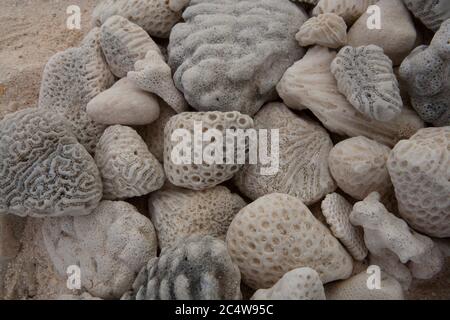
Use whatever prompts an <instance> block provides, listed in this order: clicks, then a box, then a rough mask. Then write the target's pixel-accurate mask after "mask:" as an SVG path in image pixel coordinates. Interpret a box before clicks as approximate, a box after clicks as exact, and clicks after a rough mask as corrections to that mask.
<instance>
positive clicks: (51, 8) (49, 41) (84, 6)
mask: <svg viewBox="0 0 450 320" xmlns="http://www.w3.org/2000/svg"><path fill="white" fill-rule="evenodd" d="M1 2H2V4H1V10H0V119H1V118H2V117H3V116H4V115H5V114H6V113H9V112H13V111H16V110H19V109H22V108H26V107H32V106H36V104H37V99H38V95H39V87H40V82H41V76H42V71H43V69H44V66H45V63H46V62H47V60H48V59H49V58H50V57H51V56H52V55H53V54H55V53H56V52H58V51H62V50H64V49H66V48H68V47H72V46H76V45H78V43H79V42H80V41H81V39H82V38H83V36H84V34H86V33H87V32H88V31H89V30H90V29H91V24H90V16H91V12H92V10H93V8H94V7H95V5H96V4H97V3H98V2H100V0H1ZM69 5H78V6H80V8H81V13H82V16H81V17H82V23H81V30H80V31H71V30H68V29H67V28H66V19H67V17H68V15H67V14H66V9H67V7H68V6H69ZM21 223H22V224H25V223H26V227H25V230H24V233H23V237H22V239H21V240H20V241H19V247H20V251H19V254H18V256H17V258H16V259H15V260H14V261H13V262H12V263H11V264H10V266H9V269H8V272H7V274H6V279H5V285H6V288H4V289H5V290H4V292H3V293H1V290H0V298H2V297H3V298H19V299H24V298H31V299H47V298H55V297H56V296H58V295H59V294H61V293H67V292H65V291H66V289H65V281H64V279H61V278H59V277H58V276H56V274H55V273H54V271H53V269H52V267H51V263H50V262H49V261H48V257H47V255H46V252H45V250H44V249H43V246H42V236H41V234H40V232H39V226H40V221H38V219H27V220H23V221H22V222H21ZM0 231H1V230H0ZM2 239H4V237H3V238H2V235H0V241H1V240H2ZM0 245H1V244H0ZM449 262H450V261H449V259H447V267H446V268H445V271H444V272H442V273H441V274H440V275H439V276H438V277H437V278H436V279H433V280H432V281H416V282H415V284H414V286H413V290H412V291H411V293H410V294H409V297H410V298H420V299H438V298H440V299H450V268H449V265H450V263H449ZM0 269H1V268H0Z"/></svg>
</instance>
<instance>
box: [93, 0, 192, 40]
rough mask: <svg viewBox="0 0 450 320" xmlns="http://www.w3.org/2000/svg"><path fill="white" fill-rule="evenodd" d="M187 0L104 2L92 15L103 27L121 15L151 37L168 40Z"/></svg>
mask: <svg viewBox="0 0 450 320" xmlns="http://www.w3.org/2000/svg"><path fill="white" fill-rule="evenodd" d="M186 4H187V3H186V1H185V0H182V1H180V0H103V2H101V3H100V4H99V5H98V6H97V7H96V8H95V9H94V12H93V13H92V22H93V24H94V25H96V26H98V27H99V26H101V25H102V24H103V23H104V22H105V21H106V20H108V18H109V17H111V16H115V15H119V16H122V17H124V18H126V19H128V20H130V21H131V22H133V23H135V24H137V25H138V26H140V27H142V28H143V29H144V30H145V31H147V32H148V33H149V34H150V35H151V36H155V37H160V38H168V37H169V34H170V30H171V29H172V27H173V26H174V25H175V24H176V23H177V22H178V21H179V20H180V19H181V10H182V9H183V8H184V7H185V5H186Z"/></svg>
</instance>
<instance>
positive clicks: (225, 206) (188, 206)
mask: <svg viewBox="0 0 450 320" xmlns="http://www.w3.org/2000/svg"><path fill="white" fill-rule="evenodd" d="M245 205H246V203H245V201H244V200H243V199H242V198H241V197H240V196H239V195H237V194H234V193H231V192H230V190H228V189H227V188H226V187H223V186H217V187H214V188H211V189H207V190H204V191H192V190H187V189H182V188H176V187H175V188H166V189H163V190H159V191H156V192H154V193H152V194H151V196H150V199H149V211H150V215H151V219H152V222H153V224H154V225H155V228H156V232H157V234H158V243H159V246H160V248H165V247H170V246H172V245H174V244H175V243H176V242H178V241H179V240H181V239H183V238H186V237H189V236H192V235H210V236H213V237H215V238H218V239H221V240H225V235H226V233H227V230H228V227H229V226H230V223H231V221H232V220H233V218H234V216H235V215H236V213H237V212H238V211H239V210H241V209H242V208H243V207H244V206H245Z"/></svg>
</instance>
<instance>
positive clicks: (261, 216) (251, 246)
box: [227, 193, 353, 289]
mask: <svg viewBox="0 0 450 320" xmlns="http://www.w3.org/2000/svg"><path fill="white" fill-rule="evenodd" d="M227 246H228V251H229V252H230V255H231V257H232V259H233V261H235V262H236V263H237V264H238V266H239V269H240V270H241V273H242V278H243V281H244V282H245V283H246V284H247V285H249V286H251V287H252V288H255V289H262V288H269V287H271V286H273V285H274V284H275V283H276V282H277V281H278V280H279V279H280V278H281V277H282V276H283V275H284V274H285V273H286V272H288V271H290V270H292V269H295V268H300V267H310V268H312V269H314V270H316V271H317V273H318V274H319V275H320V279H321V281H322V282H323V283H327V282H330V281H334V280H338V279H345V278H348V277H349V276H350V275H351V273H352V267H353V264H352V258H351V257H350V255H349V254H348V253H347V252H346V251H345V249H344V248H343V247H342V246H341V244H340V243H339V241H338V240H337V239H336V238H334V237H333V236H332V235H331V233H330V231H329V230H328V229H327V228H326V227H325V226H324V225H323V224H322V223H320V222H319V221H318V220H316V218H314V216H313V215H312V213H311V212H310V211H309V209H308V208H307V207H306V206H305V205H304V204H303V202H302V201H301V200H299V199H297V198H295V197H292V196H290V195H287V194H280V193H272V194H269V195H266V196H263V197H261V198H259V199H258V200H256V201H254V202H252V203H251V204H249V205H247V206H246V207H244V208H243V209H242V210H241V211H240V212H239V213H238V214H237V215H236V217H235V218H234V219H233V222H232V223H231V225H230V228H229V229H228V233H227Z"/></svg>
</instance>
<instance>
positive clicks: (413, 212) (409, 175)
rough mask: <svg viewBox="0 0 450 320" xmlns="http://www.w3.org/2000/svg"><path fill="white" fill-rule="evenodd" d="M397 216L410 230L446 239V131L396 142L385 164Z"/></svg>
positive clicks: (449, 215)
mask: <svg viewBox="0 0 450 320" xmlns="http://www.w3.org/2000/svg"><path fill="white" fill-rule="evenodd" d="M387 166H388V170H389V174H390V175H391V179H392V183H393V184H394V188H395V194H396V196H397V200H398V204H399V212H400V215H401V216H402V217H403V218H404V219H405V220H406V221H407V222H408V223H409V224H410V225H411V227H413V228H414V229H416V230H418V231H420V232H423V233H425V234H427V235H430V236H433V237H440V238H445V237H450V192H449V190H450V170H449V167H450V127H441V128H426V129H422V130H420V131H419V132H417V134H415V135H414V136H413V137H411V139H409V140H403V141H400V142H399V143H398V144H397V145H396V146H395V148H394V149H393V150H392V152H391V154H390V156H389V159H388V162H387Z"/></svg>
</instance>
